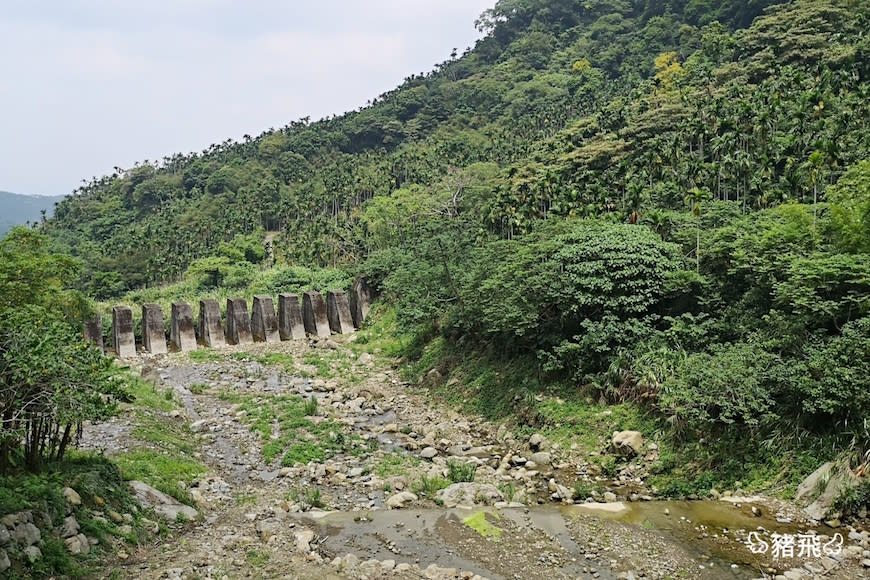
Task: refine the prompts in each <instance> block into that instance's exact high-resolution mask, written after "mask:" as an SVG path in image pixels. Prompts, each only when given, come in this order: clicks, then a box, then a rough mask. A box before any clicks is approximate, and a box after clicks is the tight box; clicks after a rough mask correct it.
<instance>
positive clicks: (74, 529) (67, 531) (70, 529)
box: [60, 516, 81, 538]
mask: <svg viewBox="0 0 870 580" xmlns="http://www.w3.org/2000/svg"><path fill="white" fill-rule="evenodd" d="M80 529H81V527H80V526H79V523H78V522H77V521H76V518H75V516H67V517H66V518H64V520H63V526H61V528H60V537H61V538H71V537H73V536H75V535H76V534H78V533H79V530H80Z"/></svg>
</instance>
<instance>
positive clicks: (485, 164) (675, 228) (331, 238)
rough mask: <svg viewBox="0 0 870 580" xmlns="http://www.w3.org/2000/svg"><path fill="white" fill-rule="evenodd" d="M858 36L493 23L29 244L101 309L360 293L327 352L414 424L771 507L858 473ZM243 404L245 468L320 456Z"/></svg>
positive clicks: (105, 196)
mask: <svg viewBox="0 0 870 580" xmlns="http://www.w3.org/2000/svg"><path fill="white" fill-rule="evenodd" d="M868 25H870V5H868V4H867V3H861V2H854V1H850V0H795V1H793V2H778V1H773V0H770V1H768V0H757V1H753V2H749V3H747V2H734V1H733V0H709V1H704V2H699V1H692V2H689V1H684V0H678V1H673V2H667V3H661V2H659V3H656V2H641V1H633V0H631V1H624V0H595V1H589V0H499V1H498V2H496V3H495V5H494V7H493V8H492V9H490V10H488V11H486V12H485V13H484V14H483V15H481V18H480V20H479V21H478V26H479V28H480V30H481V32H482V33H483V35H484V36H483V38H482V39H481V40H480V41H479V42H478V43H477V44H476V46H475V47H473V48H469V49H468V50H466V51H464V52H463V53H462V54H459V52H458V51H456V52H454V54H453V55H451V57H450V59H449V60H447V61H445V62H443V63H440V64H438V65H436V67H435V70H433V71H432V72H431V73H428V74H423V75H413V76H410V77H408V78H407V79H405V82H404V83H403V84H402V85H401V86H400V87H398V88H397V89H395V90H393V91H390V92H388V93H386V94H384V95H381V96H379V97H378V98H377V99H374V100H373V101H372V102H371V103H370V104H369V105H368V106H366V107H364V108H361V109H360V110H358V111H354V112H352V113H348V114H346V115H343V116H339V117H333V118H329V119H323V120H320V121H317V122H311V121H310V120H308V119H302V120H299V121H296V122H292V123H290V124H289V125H287V126H285V127H282V128H279V129H270V130H268V131H266V132H264V133H263V134H261V135H260V136H258V137H256V138H254V137H245V138H244V140H243V141H242V142H233V141H227V142H224V143H221V144H215V145H213V146H212V147H210V148H209V149H208V150H206V151H204V152H202V153H198V154H190V155H175V156H171V157H167V158H165V159H163V160H162V161H160V162H156V163H150V162H145V163H141V164H137V165H136V166H134V167H133V168H130V169H127V170H123V169H120V168H118V169H117V170H116V171H115V173H114V174H112V175H109V176H105V177H102V178H98V179H95V180H93V181H92V182H90V183H87V184H85V185H84V186H82V187H81V188H80V189H79V190H78V191H77V192H76V195H74V196H71V197H70V198H68V199H66V200H64V201H63V202H62V203H61V204H60V205H59V206H58V209H57V212H56V215H55V217H54V218H53V219H51V220H47V221H46V222H45V223H44V224H42V225H41V226H40V228H41V229H42V231H43V232H44V233H45V235H47V236H49V238H50V239H51V241H52V242H53V243H54V244H55V245H56V247H57V248H59V249H62V250H64V251H67V252H68V253H69V254H70V255H71V256H73V257H75V258H78V259H80V260H81V263H82V264H83V266H82V268H81V271H80V274H81V275H80V276H77V277H76V285H77V287H78V288H79V289H81V290H84V291H86V292H88V293H90V294H92V295H95V296H98V297H101V298H103V297H115V296H118V295H120V294H122V293H124V292H130V293H129V294H127V299H130V300H133V301H137V302H144V301H149V302H150V301H155V300H157V301H159V299H167V298H168V297H169V296H170V294H167V292H169V293H171V292H174V293H175V295H173V297H174V298H179V297H184V296H189V297H194V296H201V295H207V296H209V297H216V298H225V297H226V296H227V295H230V294H231V293H235V292H239V291H241V289H254V288H257V289H262V291H263V292H268V293H275V292H276V291H278V290H282V291H298V290H300V289H307V288H323V287H324V285H332V286H334V287H342V288H346V287H347V286H348V285H349V283H350V280H351V279H352V278H351V274H364V275H366V276H367V278H368V280H369V281H370V282H371V283H372V284H373V285H374V286H375V287H376V288H377V289H378V290H379V291H381V292H382V295H383V298H382V303H383V304H382V306H381V307H380V308H381V315H382V316H383V321H382V322H380V321H376V322H374V324H373V325H372V326H371V327H370V328H369V329H366V331H364V332H363V333H361V335H360V337H359V338H360V339H359V341H358V342H359V344H357V345H354V347H353V348H355V349H357V350H358V351H366V352H369V351H370V352H373V353H376V354H378V353H383V354H386V355H388V356H391V355H397V354H401V355H403V356H404V357H405V358H406V360H407V361H408V363H409V365H408V367H409V370H408V373H409V374H411V375H415V378H416V377H419V376H422V375H424V374H425V373H426V372H427V371H428V370H430V369H432V368H437V369H439V371H440V373H441V375H442V376H444V377H449V378H448V380H447V381H448V382H449V381H450V380H451V379H456V380H457V381H458V385H459V386H458V387H455V388H452V389H448V388H446V386H436V387H435V388H436V390H438V392H440V393H441V394H442V395H443V396H445V397H450V398H453V399H454V400H456V401H457V402H459V403H461V404H463V405H465V406H466V407H468V408H472V409H474V410H477V411H480V412H483V413H484V414H486V415H488V416H504V415H506V414H513V415H514V416H515V417H516V418H517V419H518V422H519V423H522V424H526V425H530V426H545V427H550V428H551V429H552V430H553V431H554V432H556V433H557V434H562V435H565V436H567V433H565V431H567V430H570V429H576V430H577V432H580V428H581V427H582V426H587V425H588V426H591V427H594V428H597V429H598V430H599V431H600V429H602V428H603V427H604V426H605V425H607V424H609V423H617V422H618V423H621V424H625V426H627V427H636V428H642V429H643V430H644V432H645V433H654V434H657V436H658V435H661V437H659V438H660V439H661V444H662V445H663V447H662V453H661V457H660V460H659V461H660V464H659V465H657V467H656V469H658V470H660V471H659V475H660V476H661V477H662V478H665V477H669V478H670V479H667V480H664V479H663V480H662V481H661V482H660V483H661V486H660V487H661V488H662V489H665V490H668V491H667V493H681V492H683V491H688V490H703V489H704V488H707V489H709V486H710V485H712V484H719V483H721V482H728V481H732V482H733V481H735V480H736V478H738V477H740V478H741V481H744V482H745V481H752V482H754V483H755V484H756V485H758V486H759V487H762V486H767V487H776V488H777V489H789V488H791V487H792V486H793V485H794V480H795V479H796V478H798V477H800V474H801V473H806V472H807V471H808V470H811V469H812V464H813V463H814V462H816V461H818V460H821V459H823V458H826V457H828V456H830V455H831V454H835V453H837V452H844V453H846V452H848V453H850V454H851V455H852V456H853V457H852V459H854V460H855V462H863V461H866V460H867V457H866V456H865V455H864V453H865V452H866V451H867V450H868V449H870V432H868V429H867V427H866V424H865V421H864V419H865V418H866V417H867V416H868V414H870V400H868V395H867V393H868V392H870V389H868V386H870V385H868V378H867V377H868V376H870V373H868V371H870V323H868V320H870V318H868V314H870V266H868V264H870V201H868V200H870V132H868V131H867V120H868V118H870V110H868V103H870V78H868V75H870V68H868V63H870V44H868V37H867V35H866V33H865V31H866V30H867V29H868ZM17 235H18V236H21V235H23V234H20V233H19V234H17ZM56 259H57V260H59V261H58V263H57V265H56V266H57V267H56V268H54V270H56V271H59V272H67V271H69V272H71V273H74V271H73V270H74V269H73V268H72V261H71V260H70V259H68V258H63V259H61V258H56ZM301 265H304V266H301ZM49 279H51V278H49ZM170 281H171V282H174V284H173V285H172V286H166V287H162V288H160V287H158V286H159V285H160V284H161V283H164V282H170ZM40 282H41V281H40ZM148 286H151V287H148ZM9 291H10V292H17V291H20V289H18V290H16V289H15V288H14V287H12V286H10V290H9ZM146 298H148V299H147V300H145V299H146ZM377 349H380V350H377ZM197 356H205V355H197ZM61 358H62V357H61ZM58 360H60V358H58ZM303 363H305V364H306V365H312V366H314V367H315V368H316V370H317V373H318V375H320V376H322V377H324V378H328V377H330V376H332V373H333V372H334V371H335V370H336V368H337V367H338V366H340V365H341V364H346V361H345V363H343V362H342V361H340V360H330V361H326V360H320V359H319V360H314V359H305V360H303ZM331 363H334V364H331ZM480 363H482V364H480ZM475 365H476V366H475ZM333 367H336V368H333ZM33 368H36V367H33ZM30 380H35V379H34V377H30ZM451 384H452V385H454V386H455V385H456V384H457V383H456V382H453V383H451ZM469 393H473V394H474V396H467V395H468V394H469ZM544 394H546V395H549V396H551V397H559V398H561V400H562V401H564V402H565V409H567V410H566V411H558V410H556V409H554V408H553V407H552V405H550V404H549V403H548V402H547V401H548V399H547V398H546V397H543V396H542V397H540V398H541V400H539V395H544ZM244 403H246V404H249V403H251V401H246V402H244ZM271 403H272V406H271V407H269V408H265V407H267V406H266V405H262V404H260V402H257V404H256V405H250V406H251V409H249V410H248V420H250V421H251V423H252V426H253V427H254V428H255V429H258V430H260V431H261V432H262V434H263V436H264V438H269V437H270V436H271V435H272V424H273V422H275V421H277V422H278V423H281V424H282V426H281V432H280V433H279V434H278V436H279V439H278V440H276V441H269V443H268V444H267V445H266V451H264V452H265V453H266V454H267V455H268V457H269V458H270V459H277V458H278V457H282V461H283V462H284V463H285V464H286V463H291V462H295V461H297V460H298V461H304V460H306V459H312V458H319V457H325V456H328V455H329V454H330V453H335V452H339V450H341V449H346V448H347V445H348V440H347V438H346V437H347V436H346V434H344V433H343V432H342V431H341V430H340V429H337V428H333V426H331V425H330V424H329V422H328V421H327V422H321V423H318V424H317V425H316V426H315V425H314V423H313V422H312V421H311V420H310V419H308V418H306V417H305V415H304V410H303V409H302V408H301V407H302V403H301V402H298V401H295V402H294V401H289V400H288V401H283V400H276V401H272V402H271ZM605 404H607V405H610V406H612V409H610V410H611V411H612V415H600V413H603V412H604V411H605V410H606V409H603V405H605ZM555 417H560V418H561V420H562V423H561V424H560V423H558V422H557V421H556V420H555V419H554V418H555ZM604 417H606V418H604ZM297 429H304V430H305V431H306V432H309V433H313V434H314V438H313V439H311V440H303V439H300V438H299V437H296V436H297V435H299V434H301V432H298V433H297V431H296V430H297ZM592 432H598V431H592ZM330 433H333V434H334V437H335V439H332V438H331V437H332V436H331V435H329V434H330ZM290 437H295V438H294V439H290ZM581 437H583V436H581ZM589 437H590V441H588V443H589V445H592V441H591V439H592V438H593V437H592V436H591V435H589ZM339 440H341V442H339ZM702 441H703V442H705V443H704V444H702V443H701V442H702ZM710 441H718V442H719V443H717V444H713V445H711V444H709V442H710ZM49 447H50V446H49ZM777 454H778V456H777ZM601 468H602V469H605V470H608V471H618V469H619V465H618V463H614V464H612V465H610V464H603V463H602V465H601ZM426 485H429V484H426Z"/></svg>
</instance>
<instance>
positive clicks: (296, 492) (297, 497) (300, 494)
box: [287, 487, 326, 511]
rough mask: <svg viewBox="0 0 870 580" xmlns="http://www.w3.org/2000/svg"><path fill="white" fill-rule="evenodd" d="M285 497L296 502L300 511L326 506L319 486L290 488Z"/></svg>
mask: <svg viewBox="0 0 870 580" xmlns="http://www.w3.org/2000/svg"><path fill="white" fill-rule="evenodd" d="M287 498H288V499H290V500H292V501H294V502H296V503H298V504H299V507H300V508H301V509H302V511H308V510H311V509H323V508H325V507H326V502H325V501H324V500H323V494H322V493H321V492H320V488H319V487H306V488H304V489H299V488H295V489H291V490H290V492H289V493H288V494H287Z"/></svg>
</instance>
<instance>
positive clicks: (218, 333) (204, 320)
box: [199, 300, 227, 348]
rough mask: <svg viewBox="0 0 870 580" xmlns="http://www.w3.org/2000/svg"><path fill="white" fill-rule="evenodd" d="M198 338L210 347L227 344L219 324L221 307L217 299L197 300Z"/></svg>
mask: <svg viewBox="0 0 870 580" xmlns="http://www.w3.org/2000/svg"><path fill="white" fill-rule="evenodd" d="M199 339H200V340H201V341H202V343H203V344H204V345H206V346H210V347H211V348H218V347H221V346H226V345H227V341H226V338H224V329H223V326H222V325H221V307H220V304H218V301H217V300H200V301H199Z"/></svg>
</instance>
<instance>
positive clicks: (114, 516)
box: [106, 510, 124, 524]
mask: <svg viewBox="0 0 870 580" xmlns="http://www.w3.org/2000/svg"><path fill="white" fill-rule="evenodd" d="M106 515H107V516H109V519H110V520H112V522H113V523H116V524H120V523H123V521H124V516H122V515H121V514H119V513H118V512H116V511H113V510H109V511H107V512H106Z"/></svg>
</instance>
